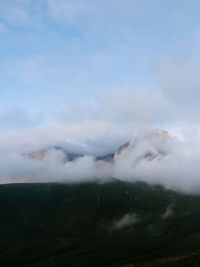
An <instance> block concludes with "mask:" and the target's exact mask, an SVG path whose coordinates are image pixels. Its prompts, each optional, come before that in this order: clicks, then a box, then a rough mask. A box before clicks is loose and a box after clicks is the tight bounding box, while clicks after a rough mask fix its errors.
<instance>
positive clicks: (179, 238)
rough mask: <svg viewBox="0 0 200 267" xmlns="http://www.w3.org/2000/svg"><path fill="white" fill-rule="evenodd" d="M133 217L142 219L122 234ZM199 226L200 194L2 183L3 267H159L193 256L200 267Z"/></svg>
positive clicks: (106, 186)
mask: <svg viewBox="0 0 200 267" xmlns="http://www.w3.org/2000/svg"><path fill="white" fill-rule="evenodd" d="M169 206H170V207H171V208H172V211H173V214H172V216H171V217H169V218H166V219H163V218H162V215H163V214H164V213H165V211H166V209H167V207H169ZM126 213H136V214H138V216H139V221H138V222H137V223H135V224H134V225H131V226H129V227H125V228H123V229H121V230H117V229H114V228H113V227H112V226H113V222H114V221H116V220H117V219H119V218H121V217H122V216H123V215H124V214H126ZM199 222H200V197H197V196H185V195H181V194H178V193H175V192H172V191H166V190H163V189H162V188H161V187H151V186H147V185H145V184H129V183H122V182H113V183H107V184H103V185H98V184H92V183H85V184H81V185H79V184H77V185H58V184H13V185H1V186H0V266H34V267H36V266H37V267H39V266H49V267H59V266H74V267H76V266H124V265H126V264H129V263H134V264H136V263H141V262H148V265H149V266H150V265H151V266H154V265H155V266H159V264H162V261H160V260H158V259H159V258H166V257H167V258H168V260H169V259H170V258H171V262H172V261H173V259H175V258H173V257H175V256H176V255H185V253H187V254H188V255H191V256H189V257H190V261H191V262H192V261H193V258H195V257H196V258H197V257H198V255H199V254H198V253H196V254H195V255H197V256H194V257H193V256H192V254H190V253H192V252H193V251H194V250H197V249H198V248H199V247H200V223H199ZM159 261H160V263H159ZM165 261H166V262H167V260H166V259H165ZM183 261H185V262H186V259H182V262H183ZM148 265H147V263H146V266H148ZM163 266H167V265H166V264H165V265H163ZM176 266H177V265H176ZM180 266H181V265H180ZM182 266H184V265H182ZM190 266H192V265H190Z"/></svg>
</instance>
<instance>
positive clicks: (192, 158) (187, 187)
mask: <svg viewBox="0 0 200 267" xmlns="http://www.w3.org/2000/svg"><path fill="white" fill-rule="evenodd" d="M65 156H66V155H65V154H64V152H62V151H61V150H57V149H51V150H49V151H48V153H46V154H45V156H44V158H43V159H42V160H36V159H33V158H30V157H28V156H27V155H23V154H21V153H19V152H17V151H13V150H11V149H5V148H4V149H1V164H0V177H1V179H0V182H1V183H2V184H4V183H13V182H14V183H23V182H36V183H38V182H42V183H43V182H63V183H77V182H85V181H97V182H100V183H101V182H106V181H110V180H111V178H115V179H119V180H121V181H128V182H137V181H142V182H146V183H148V184H151V185H155V184H160V185H162V186H163V187H165V188H166V189H172V190H178V191H181V192H184V193H194V194H198V193H199V190H198V188H200V148H199V147H198V146H196V145H195V144H193V142H188V141H183V140H179V139H178V138H177V137H173V136H170V135H169V134H168V133H167V132H164V131H158V130H157V131H147V132H142V133H139V134H138V135H136V136H135V137H134V138H133V140H131V141H130V142H129V145H128V146H127V147H125V148H124V149H122V150H121V151H120V153H119V151H118V152H116V153H115V156H114V159H112V160H110V161H104V160H97V159H96V158H95V157H94V156H88V155H85V156H81V157H78V158H76V159H75V160H73V161H64V158H65Z"/></svg>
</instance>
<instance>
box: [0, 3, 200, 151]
mask: <svg viewBox="0 0 200 267" xmlns="http://www.w3.org/2000/svg"><path fill="white" fill-rule="evenodd" d="M199 50H200V2H199V1H198V0H190V1H187V0H109V1H105V0H101V1H97V0H96V1H95V0H35V1H31V0H12V1H7V0H0V147H5V146H8V147H9V149H11V148H12V149H15V150H19V151H34V150H37V149H40V148H42V147H46V146H53V145H60V144H61V145H63V144H64V145H66V146H68V145H72V146H73V145H74V146H76V148H77V147H78V148H80V149H82V150H83V151H86V152H91V151H92V150H94V151H95V153H96V154H104V153H109V152H111V151H114V150H115V149H116V147H118V146H119V145H121V144H123V143H124V142H127V141H128V140H129V139H131V138H132V136H134V135H135V134H136V133H137V132H138V131H141V130H144V129H149V128H156V127H159V128H163V129H167V130H169V131H170V132H172V133H173V134H175V135H177V136H179V137H180V138H182V139H192V140H195V142H196V145H199V144H200V142H199V138H198V136H199V133H200V107H199V99H200V76H199V67H200V53H199V52H200V51H199Z"/></svg>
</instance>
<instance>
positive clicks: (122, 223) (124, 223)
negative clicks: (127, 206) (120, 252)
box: [112, 213, 139, 230]
mask: <svg viewBox="0 0 200 267" xmlns="http://www.w3.org/2000/svg"><path fill="white" fill-rule="evenodd" d="M138 220H139V217H138V215H137V214H135V213H127V214H125V215H123V216H122V217H121V218H120V219H118V220H116V221H115V222H114V223H113V225H112V229H115V230H121V229H123V228H125V227H128V226H132V225H133V224H135V223H137V222H138Z"/></svg>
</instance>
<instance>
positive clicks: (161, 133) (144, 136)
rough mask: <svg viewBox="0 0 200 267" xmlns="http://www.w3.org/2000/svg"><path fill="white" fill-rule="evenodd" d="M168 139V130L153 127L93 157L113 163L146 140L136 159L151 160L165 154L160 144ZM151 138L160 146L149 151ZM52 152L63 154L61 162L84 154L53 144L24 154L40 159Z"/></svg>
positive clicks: (169, 136) (170, 137)
mask: <svg viewBox="0 0 200 267" xmlns="http://www.w3.org/2000/svg"><path fill="white" fill-rule="evenodd" d="M169 139H172V136H171V135H170V134H169V132H168V131H165V130H162V129H155V130H153V131H148V132H142V133H140V134H138V135H137V136H135V137H134V138H133V139H132V140H131V141H130V142H127V143H125V144H123V145H122V146H120V147H119V148H118V149H117V150H116V152H114V153H110V154H106V155H103V156H94V157H95V158H96V160H103V161H107V162H110V163H112V164H114V162H115V158H117V157H121V155H122V154H123V153H127V152H128V153H132V152H134V150H136V149H137V147H138V145H140V144H141V143H144V141H146V144H147V146H146V151H144V153H143V154H142V155H141V156H140V158H138V160H140V159H144V158H145V159H146V160H153V159H154V158H156V157H157V156H164V155H165V154H166V152H165V151H164V150H163V147H162V146H163V144H164V143H165V142H166V141H168V140H169ZM152 140H153V142H154V143H155V140H156V141H158V142H160V143H161V144H160V148H156V147H155V144H154V147H153V148H154V149H153V150H154V151H153V150H152V151H150V150H149V144H150V143H151V142H152ZM53 152H60V153H61V154H63V157H61V159H62V162H63V163H66V162H67V161H73V160H75V159H77V158H79V157H83V156H85V155H84V154H81V153H80V154H79V153H72V152H68V151H67V149H64V148H62V147H61V146H54V147H50V148H46V149H42V150H39V151H35V152H32V153H29V154H27V155H26V156H27V157H28V158H31V159H34V160H41V161H42V160H43V159H44V158H45V157H47V156H48V155H49V154H51V153H53Z"/></svg>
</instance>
